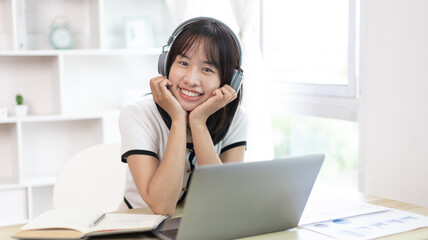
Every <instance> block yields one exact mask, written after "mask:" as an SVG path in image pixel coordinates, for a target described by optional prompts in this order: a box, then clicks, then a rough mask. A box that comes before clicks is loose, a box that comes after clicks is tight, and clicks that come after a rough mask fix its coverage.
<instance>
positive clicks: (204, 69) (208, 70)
mask: <svg viewBox="0 0 428 240" xmlns="http://www.w3.org/2000/svg"><path fill="white" fill-rule="evenodd" d="M202 71H204V72H214V71H213V70H211V69H210V68H202Z"/></svg>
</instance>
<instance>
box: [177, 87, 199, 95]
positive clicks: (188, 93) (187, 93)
mask: <svg viewBox="0 0 428 240" xmlns="http://www.w3.org/2000/svg"><path fill="white" fill-rule="evenodd" d="M180 91H181V93H183V94H184V95H186V96H189V97H199V96H201V95H202V94H201V93H197V92H192V91H188V90H185V89H182V88H180Z"/></svg>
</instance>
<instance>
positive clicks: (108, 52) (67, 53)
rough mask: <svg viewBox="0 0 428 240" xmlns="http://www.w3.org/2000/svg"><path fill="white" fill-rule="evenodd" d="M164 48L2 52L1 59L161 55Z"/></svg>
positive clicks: (0, 52) (0, 53)
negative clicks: (16, 57)
mask: <svg viewBox="0 0 428 240" xmlns="http://www.w3.org/2000/svg"><path fill="white" fill-rule="evenodd" d="M161 52H162V48H161V47H158V48H141V49H126V48H124V49H84V50H83V49H81V50H79V49H70V50H22V51H0V57H12V56H52V57H58V56H108V55H159V54H160V53H161Z"/></svg>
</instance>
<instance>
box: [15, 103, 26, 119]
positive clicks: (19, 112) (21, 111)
mask: <svg viewBox="0 0 428 240" xmlns="http://www.w3.org/2000/svg"><path fill="white" fill-rule="evenodd" d="M27 113H28V106H27V105H15V116H17V117H25V116H27Z"/></svg>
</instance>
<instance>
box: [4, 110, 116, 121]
mask: <svg viewBox="0 0 428 240" xmlns="http://www.w3.org/2000/svg"><path fill="white" fill-rule="evenodd" d="M115 112H117V111H111V113H115ZM105 113H106V112H104V113H76V114H66V115H38V116H37V115H29V116H26V117H8V118H6V119H1V120H0V124H2V123H4V124H6V123H28V122H55V121H71V120H85V119H88V120H89V119H101V118H103V116H104V114H105Z"/></svg>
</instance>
